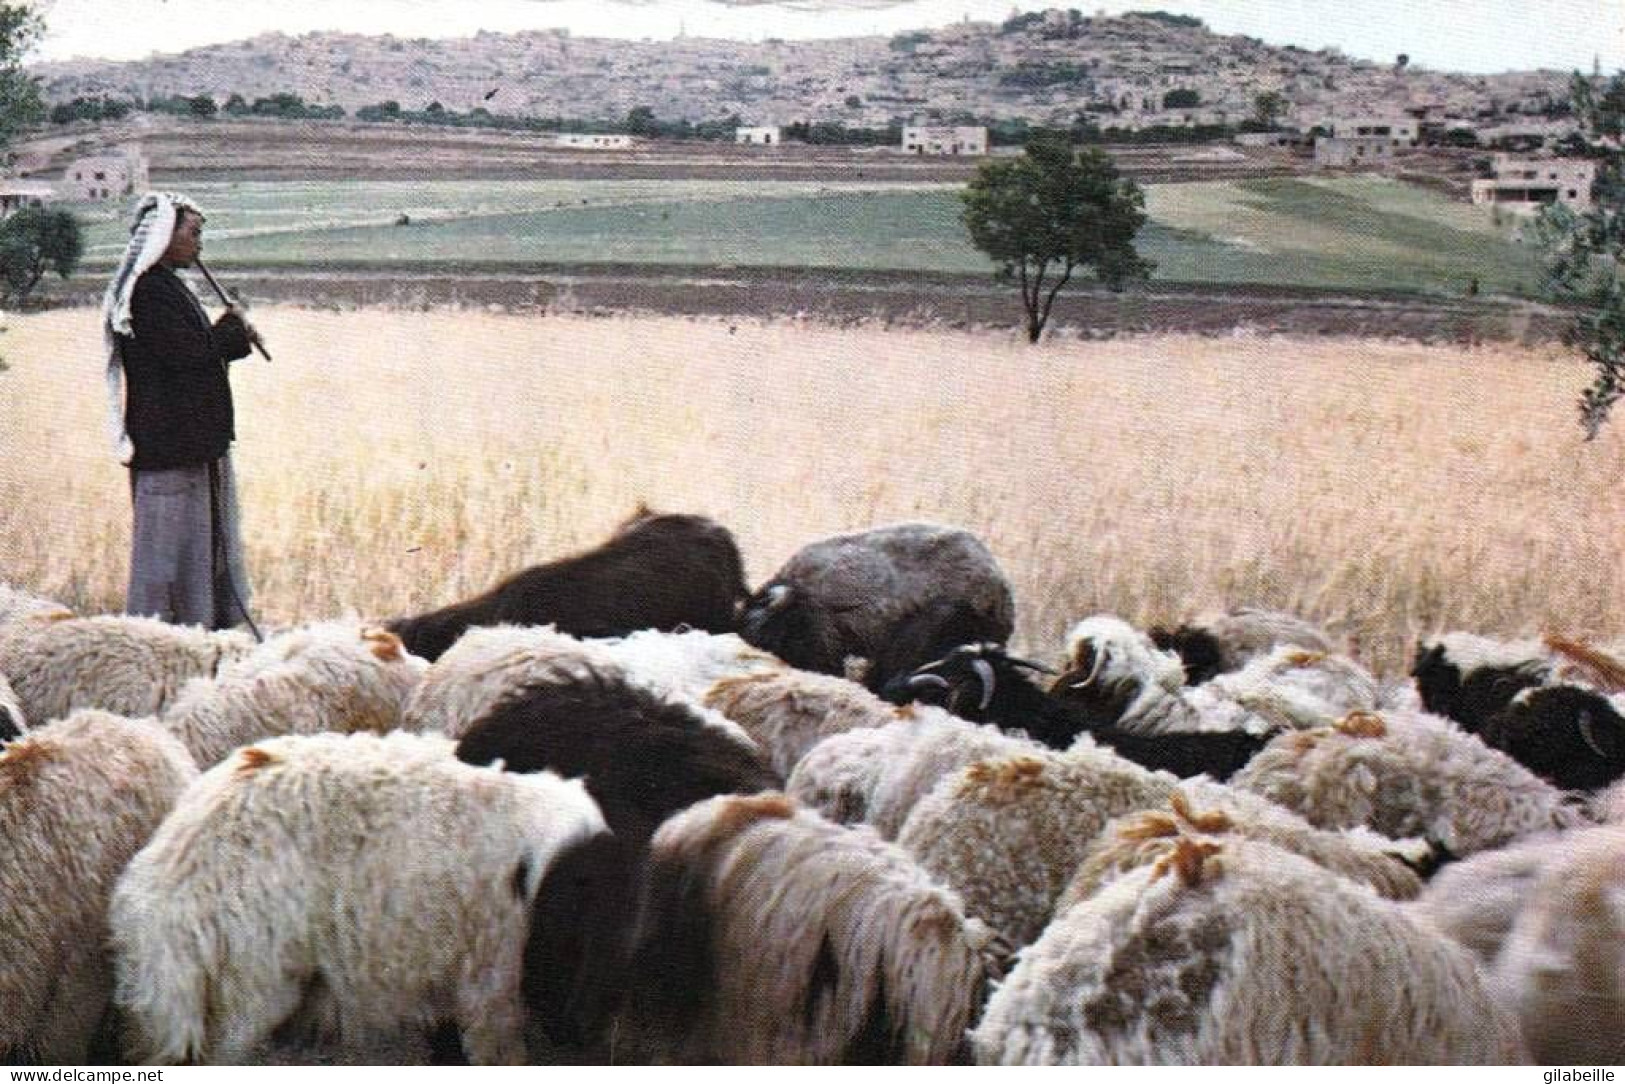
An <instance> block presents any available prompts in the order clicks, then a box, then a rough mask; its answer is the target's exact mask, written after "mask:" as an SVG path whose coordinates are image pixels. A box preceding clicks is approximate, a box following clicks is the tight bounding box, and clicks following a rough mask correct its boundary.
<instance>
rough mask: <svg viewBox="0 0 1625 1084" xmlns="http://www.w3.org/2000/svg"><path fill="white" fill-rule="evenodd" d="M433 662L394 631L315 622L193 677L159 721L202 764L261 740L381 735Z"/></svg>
mask: <svg viewBox="0 0 1625 1084" xmlns="http://www.w3.org/2000/svg"><path fill="white" fill-rule="evenodd" d="M428 665H429V664H428V663H426V662H425V661H423V660H422V659H420V658H418V657H417V656H415V655H409V654H407V652H406V649H405V647H404V646H402V644H401V641H400V638H399V637H397V636H396V635H395V634H394V633H392V632H385V631H383V630H382V629H367V628H362V627H361V626H359V625H356V624H353V623H350V622H343V621H339V622H329V623H325V624H320V625H310V626H306V627H303V628H299V629H294V630H292V631H289V632H285V633H282V634H280V635H278V636H274V637H272V638H271V639H270V640H268V641H267V642H266V643H264V644H262V645H261V646H260V647H259V648H257V649H256V650H255V651H254V652H252V653H251V654H249V655H248V656H246V657H245V658H243V659H241V660H239V661H238V662H236V663H233V664H231V665H229V666H227V667H225V668H224V669H222V670H221V672H220V676H219V677H218V678H215V679H212V680H211V679H208V678H194V679H193V680H192V681H190V682H188V683H187V685H186V686H185V688H183V689H182V690H181V694H180V696H179V697H177V698H176V700H175V702H174V703H173V704H171V705H170V706H169V707H168V708H167V709H165V711H164V712H163V714H162V715H160V716H159V721H160V722H162V723H163V725H164V726H165V728H167V729H168V730H169V731H170V732H171V733H173V734H175V735H176V736H177V737H179V738H180V739H181V740H182V741H183V742H185V743H186V747H187V748H188V749H189V750H191V752H192V756H193V757H194V758H195V759H196V760H197V762H198V764H199V766H201V767H204V768H207V767H209V766H210V765H213V764H216V763H218V762H219V761H221V760H222V759H224V758H225V757H226V755H227V754H228V753H230V752H231V751H232V750H233V749H236V748H237V747H238V746H242V745H248V744H250V743H251V742H255V741H259V740H260V739H262V738H270V737H276V736H279V735H284V734H319V733H322V732H324V731H333V732H336V733H351V732H354V731H360V730H369V731H373V732H374V733H384V732H385V731H389V730H394V729H396V728H398V727H399V726H400V725H401V718H402V711H403V709H404V707H405V705H406V702H407V699H408V697H410V696H411V695H412V692H413V690H414V689H415V688H416V687H417V684H418V681H419V680H420V679H421V678H422V676H423V673H424V671H425V670H427V669H428Z"/></svg>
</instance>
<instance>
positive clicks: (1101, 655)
mask: <svg viewBox="0 0 1625 1084" xmlns="http://www.w3.org/2000/svg"><path fill="white" fill-rule="evenodd" d="M1104 665H1106V652H1105V651H1104V650H1099V649H1097V650H1096V651H1095V664H1094V665H1093V666H1091V667H1089V676H1088V677H1086V678H1084V679H1083V680H1082V681H1074V682H1073V683H1072V687H1073V688H1074V689H1082V688H1085V687H1087V686H1090V685H1093V684H1094V683H1095V678H1097V677H1099V676H1100V668H1101V667H1102V666H1104Z"/></svg>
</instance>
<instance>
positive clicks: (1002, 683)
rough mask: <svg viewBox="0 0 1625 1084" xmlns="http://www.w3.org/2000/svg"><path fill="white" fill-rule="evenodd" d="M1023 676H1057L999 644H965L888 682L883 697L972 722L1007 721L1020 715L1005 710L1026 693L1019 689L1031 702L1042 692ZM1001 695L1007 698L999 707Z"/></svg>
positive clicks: (882, 692)
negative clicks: (1031, 673)
mask: <svg viewBox="0 0 1625 1084" xmlns="http://www.w3.org/2000/svg"><path fill="white" fill-rule="evenodd" d="M1022 670H1028V671H1040V672H1044V673H1054V671H1053V670H1050V669H1049V668H1048V667H1046V666H1044V665H1042V664H1040V663H1036V662H1033V661H1031V660H1029V659H1022V658H1017V657H1016V656H1014V655H1011V654H1009V653H1008V652H1006V651H1005V650H1004V648H1003V647H1002V646H1001V645H999V644H995V643H980V644H962V645H960V646H959V647H956V648H954V649H953V650H952V651H950V652H948V654H946V655H944V656H943V657H942V658H940V659H937V660H935V661H934V662H928V663H926V664H925V665H924V666H922V667H920V668H919V669H917V670H915V671H914V672H913V673H911V674H908V675H906V676H905V677H901V678H897V679H895V680H893V681H891V682H889V683H888V684H887V685H886V687H885V688H884V689H883V690H882V691H881V695H882V697H884V698H885V699H887V700H889V701H891V702H892V703H894V704H904V703H909V702H911V701H912V702H916V703H922V704H931V705H935V706H936V707H940V708H943V709H944V710H946V711H950V712H952V713H953V714H955V715H957V716H959V717H960V718H961V719H969V720H971V721H972V722H986V721H989V720H1003V719H1004V718H1005V716H1006V715H1012V714H1013V715H1017V716H1019V715H1020V714H1021V712H1020V710H1019V709H1016V710H1015V711H1014V712H1012V711H1007V710H1004V709H1005V708H1006V707H1007V702H1008V700H1009V699H1010V698H1011V696H1014V695H1020V694H1021V693H1022V692H1023V690H1022V688H1021V686H1023V685H1025V686H1026V689H1027V690H1028V696H1030V695H1031V693H1036V692H1037V691H1038V690H1036V689H1034V688H1033V686H1032V684H1031V682H1028V681H1027V680H1026V678H1025V677H1024V676H1022V675H1021V673H1020V671H1022ZM1001 693H1005V694H1009V695H1007V696H1006V697H1005V698H1004V700H1003V701H1001V699H1000V694H1001ZM1023 699H1027V697H1023Z"/></svg>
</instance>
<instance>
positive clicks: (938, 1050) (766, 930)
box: [626, 793, 1002, 1065]
mask: <svg viewBox="0 0 1625 1084" xmlns="http://www.w3.org/2000/svg"><path fill="white" fill-rule="evenodd" d="M651 846H652V850H651V859H652V877H651V888H650V903H649V905H648V909H647V916H648V917H647V921H648V926H647V929H646V931H645V936H644V937H643V938H642V940H641V943H640V947H639V959H638V962H637V965H636V967H635V971H636V973H637V974H638V975H640V976H642V977H643V978H644V979H645V980H646V981H645V982H644V983H640V984H639V985H638V987H637V988H636V989H635V990H634V992H633V997H632V1004H631V1008H630V1010H629V1016H628V1018H627V1020H626V1023H627V1024H628V1025H629V1027H628V1028H627V1032H628V1033H629V1034H631V1035H634V1036H636V1035H642V1036H647V1037H648V1038H649V1039H650V1040H652V1041H653V1042H654V1044H655V1053H654V1056H655V1057H657V1058H659V1059H664V1060H675V1061H681V1062H701V1063H725V1064H745V1065H781V1064H796V1065H834V1064H842V1063H845V1064H888V1063H904V1064H914V1065H919V1064H939V1063H942V1062H945V1061H950V1060H953V1059H954V1058H955V1057H957V1056H960V1055H961V1054H962V1053H963V1049H962V1048H963V1044H964V1036H965V1032H966V1029H967V1028H968V1027H969V1026H970V1025H971V1024H972V1023H973V1022H974V1020H975V1016H976V1013H977V1010H978V1008H979V1007H980V1005H981V1004H982V1000H983V997H984V994H985V992H986V990H987V986H988V982H989V979H990V977H991V976H993V975H994V974H996V971H997V967H998V966H999V962H1000V960H1001V959H1002V948H1001V947H1000V946H999V945H998V943H997V940H996V939H995V938H994V937H993V935H992V934H991V932H990V931H989V930H988V929H987V927H986V926H984V925H983V924H982V923H980V922H977V921H976V920H974V919H970V918H967V917H966V916H965V912H964V909H963V908H962V907H961V905H960V903H959V900H958V899H957V898H956V897H955V896H954V895H953V893H952V892H949V891H947V890H945V889H943V888H942V887H940V886H939V885H937V884H935V883H933V882H932V881H931V880H930V878H928V877H927V876H926V875H925V874H924V873H923V872H922V871H921V870H920V869H919V867H918V866H916V865H915V864H914V863H913V862H912V861H910V860H909V858H908V856H907V855H905V854H904V853H903V852H902V851H900V850H899V849H898V848H897V847H896V846H894V845H893V844H889V843H886V842H884V841H882V840H881V839H880V838H879V837H878V836H876V835H875V834H874V832H872V831H870V830H869V829H867V828H843V827H840V826H838V825H833V824H830V823H829V822H828V821H825V820H824V819H823V818H821V817H819V816H817V815H816V814H813V813H811V812H809V811H807V810H804V809H800V808H798V807H797V806H796V805H795V803H793V802H791V801H790V800H788V799H787V798H785V797H784V796H783V795H780V794H772V793H769V794H760V795H755V796H752V797H737V796H731V797H721V798H712V799H709V800H707V801H704V802H700V803H698V804H696V805H693V806H690V807H689V808H688V809H686V810H684V811H683V812H682V813H679V814H678V815H677V816H675V817H673V818H671V819H670V820H669V821H667V822H666V823H665V824H664V825H663V826H661V828H660V831H659V832H657V833H656V834H655V836H654V839H653V841H652V845H651ZM647 980H653V981H647ZM696 990H703V991H706V995H705V996H702V997H695V991H696Z"/></svg>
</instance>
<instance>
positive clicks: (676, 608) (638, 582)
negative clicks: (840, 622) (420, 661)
mask: <svg viewBox="0 0 1625 1084" xmlns="http://www.w3.org/2000/svg"><path fill="white" fill-rule="evenodd" d="M747 594H748V589H747V587H746V586H745V566H744V562H743V560H742V559H741V558H740V556H739V547H738V545H736V544H735V542H734V537H733V534H732V533H730V532H729V531H728V529H727V528H726V527H723V526H721V525H719V524H717V523H714V522H712V521H711V520H709V519H706V518H705V517H704V516H683V515H655V514H653V513H651V512H649V511H648V510H646V509H640V510H639V511H638V513H637V514H635V515H634V516H633V517H632V518H631V519H630V520H628V521H627V522H626V523H624V524H623V525H622V526H621V527H620V529H619V530H618V531H616V532H615V534H614V535H613V536H612V537H610V538H609V539H608V540H607V541H605V542H604V543H603V544H602V545H600V546H598V547H597V548H596V549H592V550H589V551H587V552H586V553H580V554H576V555H575V556H573V557H565V558H561V559H560V560H557V561H553V562H551V563H549V564H545V565H536V566H535V567H532V568H527V569H525V570H524V571H523V572H519V573H517V574H515V575H513V576H510V577H508V578H507V579H505V580H503V581H502V582H501V583H499V584H497V585H496V586H495V587H493V588H491V589H490V590H489V591H486V592H485V593H484V594H482V595H477V596H476V597H474V598H471V599H465V600H463V601H462V602H455V603H453V604H451V605H450V606H446V607H443V608H441V609H438V610H433V611H430V612H429V613H425V614H419V615H418V616H416V617H404V618H398V619H396V620H394V621H391V622H390V623H389V625H388V628H389V630H390V631H391V632H393V633H395V634H396V635H397V636H399V637H400V638H401V640H402V642H404V643H405V644H406V649H407V650H408V651H410V652H411V653H412V654H414V655H417V656H419V657H421V658H425V659H428V660H429V661H431V662H433V661H434V660H435V659H438V658H439V657H440V656H441V655H442V654H444V653H445V651H446V649H447V648H449V647H451V645H452V644H454V643H456V642H457V638H458V637H460V636H461V635H462V634H463V633H464V632H466V631H467V630H468V629H469V628H470V627H472V626H476V625H504V624H506V625H547V624H552V625H556V626H557V627H558V630H559V631H560V632H564V633H568V634H569V635H571V636H578V637H613V636H626V635H628V634H629V633H633V632H637V631H638V630H639V629H674V628H677V627H679V626H685V625H686V626H687V627H689V628H693V629H703V630H705V631H706V632H730V631H732V629H733V627H734V621H735V616H736V614H737V612H738V610H739V607H740V606H741V605H742V604H743V603H744V600H745V596H746V595H747Z"/></svg>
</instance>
